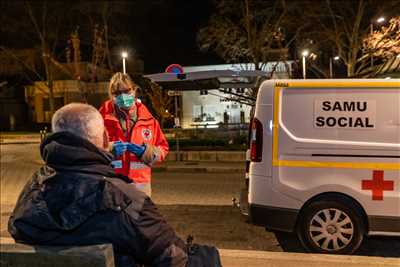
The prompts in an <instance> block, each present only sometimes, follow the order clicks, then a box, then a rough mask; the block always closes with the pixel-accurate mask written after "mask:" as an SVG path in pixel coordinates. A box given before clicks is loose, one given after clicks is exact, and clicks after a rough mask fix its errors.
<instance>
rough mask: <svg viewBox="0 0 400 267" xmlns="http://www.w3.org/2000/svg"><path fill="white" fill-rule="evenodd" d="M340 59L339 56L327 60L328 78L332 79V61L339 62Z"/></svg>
mask: <svg viewBox="0 0 400 267" xmlns="http://www.w3.org/2000/svg"><path fill="white" fill-rule="evenodd" d="M339 60H340V57H339V56H334V57H333V58H332V57H330V58H329V77H330V78H333V61H339Z"/></svg>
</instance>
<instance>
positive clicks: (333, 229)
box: [326, 225, 337, 235]
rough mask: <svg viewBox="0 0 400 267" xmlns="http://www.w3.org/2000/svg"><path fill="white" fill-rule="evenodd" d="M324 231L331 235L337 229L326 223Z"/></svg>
mask: <svg viewBox="0 0 400 267" xmlns="http://www.w3.org/2000/svg"><path fill="white" fill-rule="evenodd" d="M326 231H327V232H328V233H329V234H331V235H333V234H335V233H336V232H337V229H336V227H335V226H334V225H328V226H327V227H326Z"/></svg>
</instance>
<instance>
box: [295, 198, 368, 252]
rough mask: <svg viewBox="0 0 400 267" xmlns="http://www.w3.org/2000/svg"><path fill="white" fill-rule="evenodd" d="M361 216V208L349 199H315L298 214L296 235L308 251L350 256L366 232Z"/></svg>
mask: <svg viewBox="0 0 400 267" xmlns="http://www.w3.org/2000/svg"><path fill="white" fill-rule="evenodd" d="M327 216H329V218H327ZM363 217H364V216H363V214H362V212H361V210H360V208H359V207H358V206H357V205H356V204H355V203H354V202H353V201H351V200H350V199H347V198H342V199H339V198H338V199H335V200H317V201H315V202H312V203H311V204H309V205H308V206H307V207H305V209H304V210H303V211H302V212H301V214H300V216H299V222H298V224H297V227H296V231H297V236H298V237H299V240H300V242H301V244H302V245H303V247H304V249H306V250H307V251H309V252H314V253H326V254H353V253H354V252H355V251H356V250H357V249H358V248H359V246H360V245H361V243H362V241H363V238H364V234H365V231H366V230H365V223H364V219H363ZM324 218H325V219H324ZM348 221H350V222H349V223H346V222H348ZM320 222H322V223H320ZM311 227H312V228H311ZM312 230H315V231H312ZM321 236H322V238H321ZM343 240H344V242H343Z"/></svg>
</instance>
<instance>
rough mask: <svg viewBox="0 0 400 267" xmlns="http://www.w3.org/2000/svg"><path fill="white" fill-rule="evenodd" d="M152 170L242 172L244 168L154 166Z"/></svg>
mask: <svg viewBox="0 0 400 267" xmlns="http://www.w3.org/2000/svg"><path fill="white" fill-rule="evenodd" d="M152 170H153V172H180V173H188V172H189V173H237V172H239V173H240V172H244V171H245V169H244V168H227V167H194V168H188V167H183V168H182V167H155V168H153V169H152Z"/></svg>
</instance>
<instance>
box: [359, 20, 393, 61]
mask: <svg viewBox="0 0 400 267" xmlns="http://www.w3.org/2000/svg"><path fill="white" fill-rule="evenodd" d="M363 50H364V53H365V54H372V55H373V56H374V57H376V58H381V59H388V58H392V57H394V56H398V55H400V16H398V17H394V18H392V19H390V21H389V25H388V26H383V27H381V28H380V29H378V30H376V31H374V32H372V33H371V34H370V35H368V36H367V38H365V39H364V42H363Z"/></svg>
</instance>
